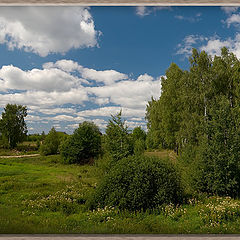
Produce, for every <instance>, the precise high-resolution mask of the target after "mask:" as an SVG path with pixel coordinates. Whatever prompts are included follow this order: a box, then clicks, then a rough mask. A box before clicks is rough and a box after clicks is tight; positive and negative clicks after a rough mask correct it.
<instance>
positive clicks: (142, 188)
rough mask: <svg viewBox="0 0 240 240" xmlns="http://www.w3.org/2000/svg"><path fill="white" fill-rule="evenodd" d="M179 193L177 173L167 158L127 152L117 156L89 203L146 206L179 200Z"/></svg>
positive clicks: (121, 206)
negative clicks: (122, 155)
mask: <svg viewBox="0 0 240 240" xmlns="http://www.w3.org/2000/svg"><path fill="white" fill-rule="evenodd" d="M182 194H183V191H182V188H181V185H180V180H179V176H178V174H177V172H176V170H175V168H174V166H173V165H172V164H171V163H170V162H169V161H165V160H160V159H159V158H154V157H145V156H143V155H142V156H130V157H128V158H123V159H121V160H119V161H118V162H117V163H116V164H115V165H114V167H113V168H112V169H111V170H110V171H109V173H108V174H107V175H106V176H105V177H104V179H103V180H102V182H101V183H100V185H99V186H98V187H97V190H96V192H95V194H94V195H93V198H92V199H91V200H90V201H89V206H90V207H91V208H96V207H105V206H114V207H119V208H120V209H128V210H131V211H133V210H141V209H143V210H146V209H149V208H154V207H156V206H158V205H162V204H167V203H170V202H172V203H174V204H176V203H179V202H181V200H182V196H183V195H182Z"/></svg>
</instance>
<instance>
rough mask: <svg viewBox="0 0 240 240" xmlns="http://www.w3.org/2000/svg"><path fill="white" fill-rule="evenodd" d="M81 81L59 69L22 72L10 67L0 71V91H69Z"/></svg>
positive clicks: (4, 67)
mask: <svg viewBox="0 0 240 240" xmlns="http://www.w3.org/2000/svg"><path fill="white" fill-rule="evenodd" d="M80 83H81V79H79V78H77V77H75V76H73V75H70V74H69V73H66V72H64V71H62V70H60V69H57V68H50V69H32V70H30V71H23V70H21V69H19V68H17V67H14V66H12V65H9V66H3V67H2V68H1V69H0V90H1V91H6V90H7V89H15V90H39V91H46V92H51V91H59V92H62V91H69V90H70V89H72V88H74V87H77V86H79V85H80Z"/></svg>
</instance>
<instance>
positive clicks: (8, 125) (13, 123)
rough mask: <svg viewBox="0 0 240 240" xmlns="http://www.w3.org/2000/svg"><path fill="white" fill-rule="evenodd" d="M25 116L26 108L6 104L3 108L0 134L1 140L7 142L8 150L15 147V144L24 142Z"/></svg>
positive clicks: (25, 130)
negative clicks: (0, 135) (0, 134)
mask: <svg viewBox="0 0 240 240" xmlns="http://www.w3.org/2000/svg"><path fill="white" fill-rule="evenodd" d="M26 116H27V107H26V106H22V105H16V104H7V105H6V107H5V108H4V112H2V119H1V120H0V132H1V133H2V135H3V139H5V140H7V142H8V147H9V148H14V147H16V146H17V143H19V142H22V141H23V140H24V137H25V136H26V134H27V125H26V123H25V120H24V118H25V117H26ZM5 143H6V141H5ZM3 145H5V144H3Z"/></svg>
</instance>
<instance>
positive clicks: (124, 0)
mask: <svg viewBox="0 0 240 240" xmlns="http://www.w3.org/2000/svg"><path fill="white" fill-rule="evenodd" d="M0 5H89V6H96V5H97V6H120V5H124V6H133V5H145V6H153V5H155V6H156V5H158V6H159V5H161V6H166V5H167V6H183V5H191V6H196V5H206V6H209V5H211V6H213V5H214V6H219V5H228V6H236V5H239V6H240V0H0Z"/></svg>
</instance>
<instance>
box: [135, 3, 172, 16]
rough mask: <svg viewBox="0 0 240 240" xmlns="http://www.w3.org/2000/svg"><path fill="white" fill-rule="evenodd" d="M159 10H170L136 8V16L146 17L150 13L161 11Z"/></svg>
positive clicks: (169, 8)
mask: <svg viewBox="0 0 240 240" xmlns="http://www.w3.org/2000/svg"><path fill="white" fill-rule="evenodd" d="M161 10H171V7H161V6H159V7H145V6H138V7H136V14H137V15H138V16H140V17H144V16H147V15H149V14H151V13H152V12H156V11H161Z"/></svg>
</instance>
